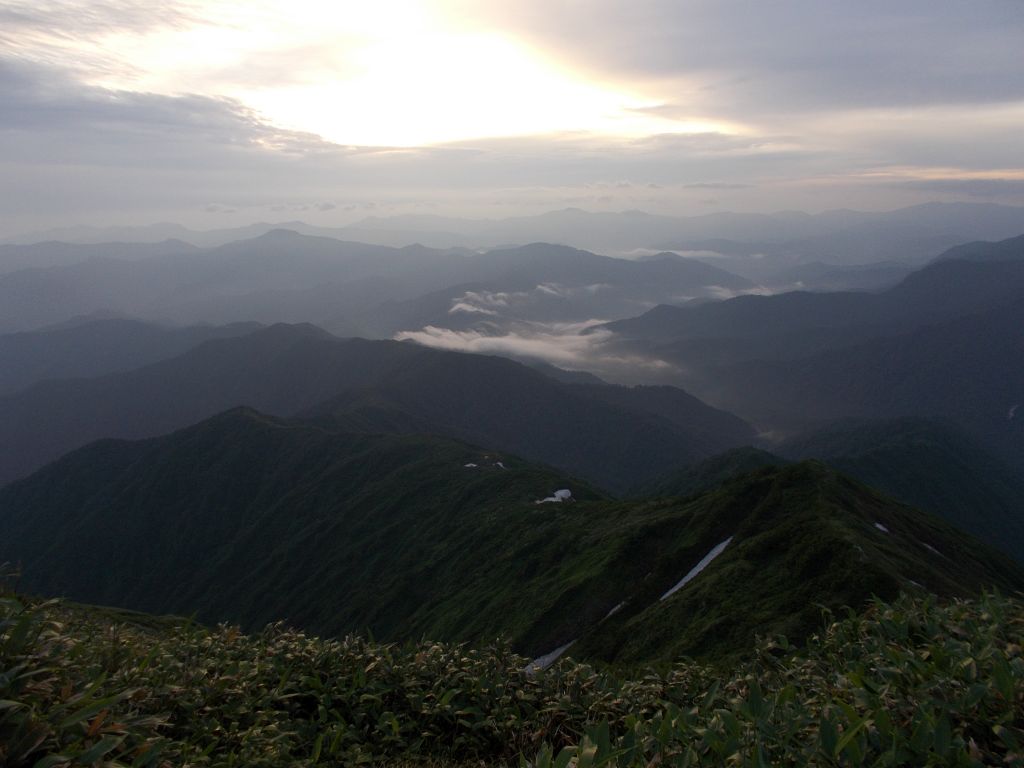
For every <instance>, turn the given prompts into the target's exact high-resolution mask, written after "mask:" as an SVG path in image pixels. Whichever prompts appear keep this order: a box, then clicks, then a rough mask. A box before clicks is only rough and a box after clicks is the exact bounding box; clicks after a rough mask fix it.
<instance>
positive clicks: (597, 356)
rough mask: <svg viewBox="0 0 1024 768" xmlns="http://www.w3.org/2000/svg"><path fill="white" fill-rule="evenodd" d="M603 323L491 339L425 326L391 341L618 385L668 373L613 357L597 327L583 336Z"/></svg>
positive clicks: (646, 361)
mask: <svg viewBox="0 0 1024 768" xmlns="http://www.w3.org/2000/svg"><path fill="white" fill-rule="evenodd" d="M602 322H604V321H602V320H589V321H586V322H581V323H553V324H544V325H542V324H533V325H532V327H530V328H523V327H520V328H517V329H514V330H509V331H505V332H501V333H497V334H494V335H492V334H487V333H485V332H483V331H479V330H468V331H460V330H453V329H450V328H438V327H436V326H432V325H428V326H426V327H424V328H422V329H421V330H418V331H402V332H401V333H398V334H396V335H395V339H396V340H398V341H414V342H416V343H417V344H423V345H424V346H428V347H434V348H437V349H448V350H453V351H458V352H471V353H474V354H483V355H500V356H503V357H513V358H518V359H525V360H538V361H542V362H545V363H550V364H551V365H555V366H558V367H559V368H565V369H568V370H585V371H590V372H593V373H596V374H598V375H599V376H602V377H606V378H608V379H609V380H618V381H629V380H630V379H631V378H632V377H633V376H634V375H635V373H636V372H637V371H638V370H642V371H643V372H644V373H645V374H646V375H648V376H649V375H650V374H651V373H652V372H654V373H657V372H665V371H668V370H670V369H671V366H670V365H669V364H668V363H666V362H665V361H663V360H658V359H654V358H644V357H639V356H636V355H619V354H616V353H615V352H614V351H612V350H610V349H609V347H608V342H609V341H611V339H612V333H611V332H610V331H606V330H604V329H600V328H598V329H594V330H591V331H590V332H589V333H586V334H583V333H581V332H582V331H584V330H586V329H588V328H593V326H595V325H599V324H600V323H602Z"/></svg>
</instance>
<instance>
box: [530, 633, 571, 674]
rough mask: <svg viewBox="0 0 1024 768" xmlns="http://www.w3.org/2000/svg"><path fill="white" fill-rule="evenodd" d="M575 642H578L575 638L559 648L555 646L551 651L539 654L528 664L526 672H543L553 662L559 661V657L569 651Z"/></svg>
mask: <svg viewBox="0 0 1024 768" xmlns="http://www.w3.org/2000/svg"><path fill="white" fill-rule="evenodd" d="M575 642H576V640H575V639H574V640H570V641H569V642H568V643H566V644H565V645H562V646H559V647H558V648H555V650H553V651H551V652H550V653H545V654H544V655H543V656H538V657H537V658H536V659H534V660H533V661H531V662H530V663H529V664H527V665H526V672H528V673H536V672H541V671H543V670H545V669H547V668H548V667H550V666H551V665H552V664H554V663H555V662H556V661H558V657H559V656H561V655H562V654H563V653H565V652H566V651H568V650H569V647H570V646H571V645H572V644H573V643H575Z"/></svg>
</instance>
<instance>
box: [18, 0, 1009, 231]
mask: <svg viewBox="0 0 1024 768" xmlns="http://www.w3.org/2000/svg"><path fill="white" fill-rule="evenodd" d="M0 97H2V98H0V178H2V179H3V183H2V184H0V236H3V235H13V234H16V233H21V232H25V231H31V230H36V229H43V228H47V227H60V226H71V225H78V224H97V225H109V224H143V223H150V222H154V221H164V220H173V221H178V222H181V223H184V224H186V225H188V226H193V227H198V228H216V227H231V226H240V225H244V224H247V223H250V222H253V221H288V220H292V219H302V220H304V221H308V222H310V223H314V224H323V225H340V224H346V223H350V222H354V221H358V220H359V219H361V218H363V217H366V216H370V215H376V216H387V215H391V214H405V213H427V214H430V213H434V214H439V215H461V216H471V217H487V218H502V217H507V216H517V215H523V214H531V213H539V212H542V211H546V210H552V209H559V208H565V207H579V208H584V209H588V210H632V209H640V210H645V211H649V212H652V213H661V214H677V215H697V214H701V213H710V212H714V211H722V210H733V211H765V212H766V211H774V210H782V209H800V210H807V211H810V212H816V211H821V210H826V209H831V208H844V207H845V208H858V209H865V210H886V209H892V208H897V207H901V206H905V205H913V204H917V203H922V202H926V201H932V200H942V201H950V200H965V201H972V202H995V203H1004V204H1010V205H1024V130H1022V126H1024V0H970V1H969V2H967V1H964V2H958V1H957V2H954V1H952V0H900V1H899V2H892V1H891V0H888V1H886V2H879V1H877V0H862V1H861V2H857V3H851V2H848V1H847V2H838V1H834V0H784V1H782V2H779V3H766V2H763V0H760V1H756V0H632V2H625V1H623V0H619V1H612V0H435V1H432V2H428V1H425V0H424V1H421V2H416V1H415V0H373V2H366V1H365V0H360V1H358V2H354V1H352V0H335V1H334V2H313V0H288V1H287V2H285V1H284V0H258V1H254V2H236V1H233V0H224V1H220V2H201V1H199V0H165V1H164V2H160V3H153V2H138V1H136V0H96V1H95V2H81V1H80V0H33V1H32V2H23V1H22V0H0Z"/></svg>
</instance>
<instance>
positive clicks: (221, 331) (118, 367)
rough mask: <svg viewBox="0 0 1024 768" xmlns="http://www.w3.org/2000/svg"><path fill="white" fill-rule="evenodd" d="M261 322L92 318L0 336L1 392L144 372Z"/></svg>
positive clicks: (249, 328) (248, 329)
mask: <svg viewBox="0 0 1024 768" xmlns="http://www.w3.org/2000/svg"><path fill="white" fill-rule="evenodd" d="M257 328H259V324H258V323H234V324H232V325H225V326H210V325H206V326H187V327H184V328H172V327H165V326H159V325H154V324H152V323H145V322H142V321H141V320H132V319H127V318H104V319H96V318H92V317H85V318H79V319H77V320H74V321H71V322H67V323H62V324H60V325H57V326H53V327H50V328H46V329H43V330H40V331H27V332H23V333H12V334H7V335H4V336H0V394H8V393H11V392H15V391H17V390H19V389H24V388H25V387H28V386H29V385H31V384H34V383H36V382H38V381H42V380H44V379H68V378H79V377H84V378H89V377H93V376H101V375H103V374H107V373H115V372H117V371H127V370H131V369H133V368H139V367H141V366H143V365H147V364H149V363H155V362H157V361H158V360H165V359H167V358H169V357H176V356H177V355H180V354H182V353H183V352H186V351H187V350H189V349H191V348H192V347H196V346H198V345H199V344H201V343H202V342H204V341H208V340H210V339H218V338H227V337H232V336H242V335H244V334H246V333H252V332H253V331H254V330H256V329H257Z"/></svg>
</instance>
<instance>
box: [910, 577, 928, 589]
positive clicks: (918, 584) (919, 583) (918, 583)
mask: <svg viewBox="0 0 1024 768" xmlns="http://www.w3.org/2000/svg"><path fill="white" fill-rule="evenodd" d="M907 581H909V582H910V583H911V584H913V585H914V586H915V587H917V588H918V589H924V584H922V583H921V582H919V581H914V580H913V579H907Z"/></svg>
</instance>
